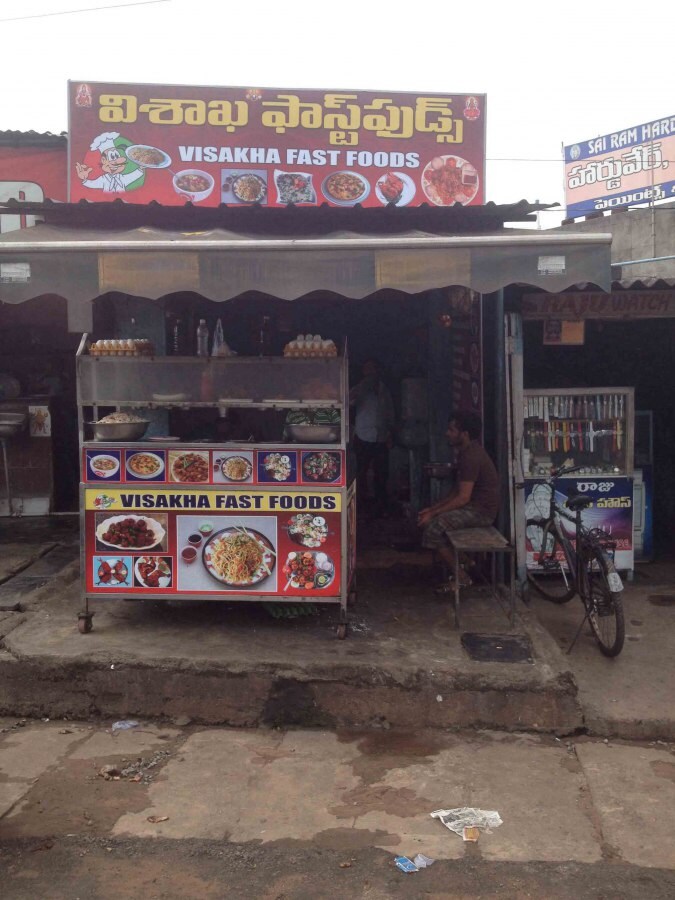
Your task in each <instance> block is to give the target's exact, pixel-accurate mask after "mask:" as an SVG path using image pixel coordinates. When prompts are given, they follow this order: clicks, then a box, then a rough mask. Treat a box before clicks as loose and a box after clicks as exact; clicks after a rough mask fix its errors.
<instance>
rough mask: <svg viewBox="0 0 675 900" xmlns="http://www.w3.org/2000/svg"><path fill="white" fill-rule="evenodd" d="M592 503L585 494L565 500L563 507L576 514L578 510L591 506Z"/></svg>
mask: <svg viewBox="0 0 675 900" xmlns="http://www.w3.org/2000/svg"><path fill="white" fill-rule="evenodd" d="M592 503H593V501H592V500H591V498H590V497H587V496H586V495H585V494H575V495H574V496H573V497H568V498H567V500H566V501H565V506H566V507H567V508H568V509H571V510H572V511H573V512H577V510H579V509H586V507H587V506H591V505H592Z"/></svg>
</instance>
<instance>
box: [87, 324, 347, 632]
mask: <svg viewBox="0 0 675 900" xmlns="http://www.w3.org/2000/svg"><path fill="white" fill-rule="evenodd" d="M142 343H143V342H133V341H118V342H114V344H115V346H116V347H117V349H116V350H113V351H112V352H111V353H108V354H106V355H101V354H99V353H95V352H92V348H93V346H95V345H96V344H97V342H94V341H93V340H92V339H91V338H90V336H89V335H88V334H85V335H84V336H83V338H82V340H81V342H80V347H79V349H78V353H77V402H78V419H79V422H78V424H79V434H80V461H81V485H80V500H81V528H82V550H81V553H82V596H83V601H84V607H83V610H82V612H81V613H80V615H79V629H80V631H81V632H82V633H87V632H89V631H91V628H92V615H93V613H92V612H91V609H90V604H91V601H92V600H105V599H109V598H120V597H129V598H131V597H133V598H138V599H152V600H170V599H181V600H200V601H204V600H228V601H230V600H232V601H240V602H246V601H248V602H251V601H265V602H272V603H275V602H280V603H283V602H289V601H291V602H292V603H294V604H296V603H332V604H336V605H338V606H339V619H338V624H337V635H338V637H339V638H344V637H345V636H346V632H347V601H348V598H349V596H350V592H352V591H353V588H354V581H353V578H354V561H355V546H354V545H355V521H356V519H355V516H356V491H355V485H354V483H352V480H351V478H350V477H349V475H348V468H347V458H346V457H347V454H346V450H347V440H348V419H349V416H348V409H349V405H348V404H349V400H348V397H349V391H348V373H347V359H346V353H345V354H343V355H342V356H334V357H328V358H319V357H315V358H282V357H269V356H268V357H244V356H228V357H194V356H159V355H156V354H155V353H154V351H153V350H152V348H151V347H147V346H139V344H142ZM197 410H210V411H211V413H210V415H211V416H213V417H216V418H217V419H219V420H223V419H226V418H227V416H228V415H231V414H232V412H233V411H235V410H247V411H248V412H247V414H248V415H250V411H251V410H258V411H260V412H266V411H271V410H276V411H277V414H278V417H280V421H281V422H282V423H283V422H284V417H285V422H286V424H285V425H282V429H283V437H281V432H280V438H281V439H280V440H278V441H275V442H272V443H270V442H261V441H255V440H253V441H246V440H244V441H229V440H225V441H221V440H216V441H213V440H210V441H204V440H194V439H189V438H188V439H183V435H182V434H177V435H173V436H172V434H171V432H172V431H173V430H174V429H173V427H171V428H170V427H169V425H170V424H171V425H172V426H173V423H174V422H175V421H177V420H180V421H182V422H184V421H186V420H189V418H190V415H191V414H193V413H194V411H197ZM112 411H116V412H117V413H118V414H119V415H117V416H114V418H117V419H121V421H118V422H116V423H112V424H111V425H106V423H103V424H92V423H99V422H100V420H101V419H102V418H106V414H108V416H107V417H108V418H110V414H111V412H112ZM302 411H304V412H306V413H309V418H310V419H312V417H314V418H313V420H314V421H317V420H319V421H320V420H321V418H322V416H321V412H322V411H324V412H326V411H330V413H331V416H332V417H333V421H334V422H335V423H336V424H334V425H320V424H319V425H313V424H309V425H303V426H299V427H294V426H293V425H292V424H290V423H292V422H293V421H297V420H298V419H299V416H298V415H297V414H298V413H299V412H302ZM196 415H200V414H199V413H197V414H196ZM201 415H202V416H203V415H204V413H201ZM323 418H324V420H325V419H326V417H325V416H324V417H323ZM137 419H140V420H141V421H140V422H139V421H135V420H137ZM338 419H339V424H337V422H338ZM125 420H126V421H125ZM151 423H152V424H151ZM149 426H150V431H153V430H154V431H156V432H160V433H157V434H146V430H148V428H149ZM178 430H179V429H178ZM161 432H164V433H161ZM111 436H113V439H112V440H111ZM294 438H295V439H294ZM312 438H314V440H312Z"/></svg>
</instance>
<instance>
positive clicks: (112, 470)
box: [89, 453, 120, 478]
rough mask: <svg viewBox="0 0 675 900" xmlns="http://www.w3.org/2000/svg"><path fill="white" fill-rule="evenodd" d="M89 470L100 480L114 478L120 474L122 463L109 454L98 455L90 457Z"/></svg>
mask: <svg viewBox="0 0 675 900" xmlns="http://www.w3.org/2000/svg"><path fill="white" fill-rule="evenodd" d="M89 468H90V469H91V471H92V472H93V473H94V474H95V475H98V477H99V478H112V477H113V475H116V474H117V472H119V468H120V461H119V459H117V457H115V456H110V455H109V454H107V453H97V454H96V456H90V457H89Z"/></svg>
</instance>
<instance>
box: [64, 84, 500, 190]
mask: <svg viewBox="0 0 675 900" xmlns="http://www.w3.org/2000/svg"><path fill="white" fill-rule="evenodd" d="M68 90H69V112H70V132H69V133H70V141H69V163H68V174H69V185H70V190H69V194H70V200H71V201H72V202H76V201H78V200H81V199H87V200H97V201H101V200H115V199H116V198H119V197H122V198H124V199H126V200H128V201H129V202H134V203H148V202H150V201H153V200H154V201H157V202H160V203H163V204H165V205H183V204H185V203H186V202H192V203H195V204H198V205H201V206H218V205H219V204H221V203H226V204H228V205H232V206H250V205H253V204H259V205H261V206H265V207H284V206H288V205H289V204H294V205H301V206H320V205H322V204H328V205H330V206H338V207H339V206H354V205H356V204H360V205H362V206H376V207H377V206H385V205H387V204H390V203H393V204H395V205H397V206H419V205H420V204H422V203H428V204H431V205H435V206H453V205H454V204H456V203H459V204H461V205H475V204H481V203H483V202H484V197H485V113H486V102H485V96H484V95H482V94H476V95H470V94H412V93H389V92H372V91H304V90H303V91H293V90H276V89H257V88H256V89H253V88H249V89H247V88H217V87H187V86H161V85H128V84H95V83H84V82H69V85H68Z"/></svg>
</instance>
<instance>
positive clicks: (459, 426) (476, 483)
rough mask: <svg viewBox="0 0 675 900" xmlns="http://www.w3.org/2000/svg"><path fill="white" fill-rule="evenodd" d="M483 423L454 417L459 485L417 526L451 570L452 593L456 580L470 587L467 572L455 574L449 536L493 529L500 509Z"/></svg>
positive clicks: (469, 415)
mask: <svg viewBox="0 0 675 900" xmlns="http://www.w3.org/2000/svg"><path fill="white" fill-rule="evenodd" d="M482 430H483V423H482V422H481V419H480V417H479V416H477V415H476V414H475V413H473V412H458V413H455V414H454V415H453V416H452V417H451V419H450V421H449V423H448V430H447V432H446V434H447V436H448V441H449V442H450V445H451V446H452V447H454V448H455V449H456V450H457V485H456V487H455V489H454V490H453V491H452V493H451V494H450V495H449V496H448V497H445V498H444V499H443V500H440V501H439V502H438V503H436V504H435V505H434V506H429V507H427V509H423V510H422V511H421V512H420V514H419V518H418V524H419V525H420V526H421V527H423V528H424V532H423V534H422V546H423V547H427V548H429V549H430V550H437V551H438V553H439V554H440V555H441V557H442V558H443V561H444V562H445V563H446V565H447V566H448V568H449V570H450V585H449V586H445V585H444V586H443V588H442V590H443V591H445V590H450V589H451V588H452V587H453V582H454V579H455V578H458V579H459V583H460V585H467V584H471V578H470V577H469V575H468V574H467V573H466V572H465V571H464V570H461V571H460V572H455V571H454V565H455V555H454V552H453V551H452V550H451V548H450V545H449V543H448V538H447V534H448V532H450V531H457V530H459V529H461V528H484V527H486V526H488V525H492V523H493V522H494V520H495V518H496V516H497V511H498V509H499V476H498V475H497V470H496V469H495V466H494V463H493V462H492V460H491V459H490V457H489V456H488V454H487V453H486V452H485V450H484V449H483V447H482V446H481V444H480V436H481V432H482Z"/></svg>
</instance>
